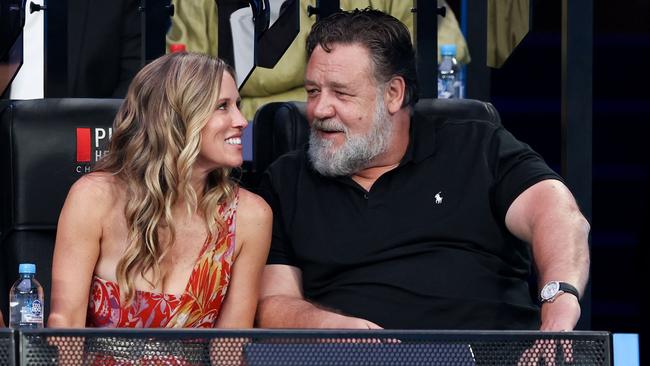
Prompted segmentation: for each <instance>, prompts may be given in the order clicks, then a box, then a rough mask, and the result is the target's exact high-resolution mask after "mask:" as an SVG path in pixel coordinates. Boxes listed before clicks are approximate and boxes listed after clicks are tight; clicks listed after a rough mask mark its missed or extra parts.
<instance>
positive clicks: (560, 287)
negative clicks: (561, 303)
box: [539, 281, 580, 302]
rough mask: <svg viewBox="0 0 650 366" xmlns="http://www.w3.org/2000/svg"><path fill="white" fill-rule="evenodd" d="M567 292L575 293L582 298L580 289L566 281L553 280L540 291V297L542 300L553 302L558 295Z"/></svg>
mask: <svg viewBox="0 0 650 366" xmlns="http://www.w3.org/2000/svg"><path fill="white" fill-rule="evenodd" d="M565 292H566V293H569V294H572V295H575V297H577V298H578V299H580V294H578V289H576V288H575V287H573V286H572V285H570V284H568V283H566V282H560V281H551V282H548V283H547V284H546V285H544V287H543V288H542V291H541V292H540V293H539V298H540V300H541V301H542V302H553V301H555V299H556V298H557V297H558V296H560V295H561V294H563V293H565Z"/></svg>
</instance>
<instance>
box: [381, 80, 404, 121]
mask: <svg viewBox="0 0 650 366" xmlns="http://www.w3.org/2000/svg"><path fill="white" fill-rule="evenodd" d="M405 93H406V82H404V78H403V77H401V76H393V77H392V78H391V79H390V80H389V81H388V83H386V90H385V91H384V101H385V102H386V108H387V109H388V112H389V113H390V114H393V113H397V111H399V110H400V109H401V108H402V102H404V96H405Z"/></svg>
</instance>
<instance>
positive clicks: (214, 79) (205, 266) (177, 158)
mask: <svg viewBox="0 0 650 366" xmlns="http://www.w3.org/2000/svg"><path fill="white" fill-rule="evenodd" d="M239 100H240V97H239V93H238V90H237V87H236V83H235V80H234V77H233V71H232V70H231V69H230V68H229V67H228V66H227V65H225V64H224V62H223V61H221V60H218V59H213V58H210V57H208V56H205V55H199V54H191V53H173V54H169V55H166V56H163V57H161V58H159V59H157V60H155V61H153V62H152V63H150V64H149V65H147V66H146V67H144V68H143V69H142V70H141V71H140V72H139V73H138V74H137V75H136V77H135V78H134V80H133V82H132V83H131V86H130V87H129V90H128V93H127V96H126V98H125V100H124V103H123V105H122V107H121V109H120V111H119V112H118V115H117V117H116V118H115V122H114V127H113V136H112V140H111V145H110V153H109V154H108V155H107V157H105V158H104V159H103V160H101V161H100V162H99V163H98V165H97V167H96V169H95V170H94V171H93V172H92V173H90V174H88V175H86V176H84V177H82V178H80V179H79V180H78V181H77V182H76V183H75V184H74V185H73V186H72V188H71V189H70V192H69V194H68V197H67V199H66V202H65V204H64V207H63V210H62V211H61V216H60V218H59V225H58V231H57V238H56V247H55V251H54V262H53V268H52V301H51V313H50V316H49V321H48V326H50V327H84V326H91V327H170V328H171V327H221V328H246V327H252V325H253V319H254V314H255V308H256V305H257V297H258V290H259V284H260V276H261V273H262V268H263V266H264V263H265V260H266V256H267V254H268V249H269V242H270V236H271V234H270V232H271V222H272V217H271V211H270V209H269V207H268V206H267V205H266V203H265V202H264V201H263V200H262V199H260V198H259V197H258V196H256V195H255V194H253V193H250V192H248V191H247V190H245V189H243V188H240V187H238V186H237V184H236V183H234V182H233V181H231V180H230V179H229V172H230V170H231V169H232V168H236V167H238V166H240V165H241V164H242V147H241V136H242V130H243V129H244V128H245V127H246V125H247V121H246V119H245V118H244V117H243V116H242V114H241V113H240V111H239V107H238V106H239ZM89 295H90V296H89Z"/></svg>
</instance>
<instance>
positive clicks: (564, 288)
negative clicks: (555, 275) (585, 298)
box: [560, 282, 580, 300]
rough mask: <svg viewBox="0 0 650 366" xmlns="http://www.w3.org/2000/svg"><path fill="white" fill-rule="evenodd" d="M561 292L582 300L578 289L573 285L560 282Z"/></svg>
mask: <svg viewBox="0 0 650 366" xmlns="http://www.w3.org/2000/svg"><path fill="white" fill-rule="evenodd" d="M560 291H564V292H566V293H569V294H573V295H575V297H577V298H578V300H580V294H579V293H578V289H577V288H575V287H573V285H571V284H569V283H566V282H560Z"/></svg>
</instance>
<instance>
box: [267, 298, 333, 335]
mask: <svg viewBox="0 0 650 366" xmlns="http://www.w3.org/2000/svg"><path fill="white" fill-rule="evenodd" d="M333 316H339V314H336V313H333V312H330V311H327V310H323V309H320V308H318V307H317V306H315V305H314V304H312V303H310V302H308V301H305V300H303V299H298V298H295V297H289V296H283V295H276V296H268V297H265V298H263V299H261V300H260V302H259V304H258V306H257V315H256V325H257V326H258V327H261V328H323V327H326V326H325V324H327V319H329V318H331V317H333Z"/></svg>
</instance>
